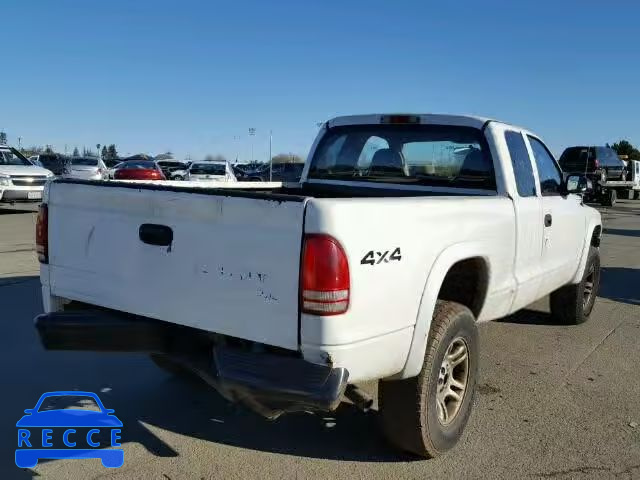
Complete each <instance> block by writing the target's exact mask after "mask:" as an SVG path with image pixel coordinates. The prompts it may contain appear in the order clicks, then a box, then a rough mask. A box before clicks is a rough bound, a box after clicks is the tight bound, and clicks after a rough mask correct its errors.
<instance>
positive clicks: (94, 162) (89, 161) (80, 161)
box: [71, 158, 98, 167]
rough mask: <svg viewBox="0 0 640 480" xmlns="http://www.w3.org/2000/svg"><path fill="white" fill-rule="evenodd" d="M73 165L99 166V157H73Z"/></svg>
mask: <svg viewBox="0 0 640 480" xmlns="http://www.w3.org/2000/svg"><path fill="white" fill-rule="evenodd" d="M71 165H83V166H87V167H97V166H98V159H97V158H72V159H71Z"/></svg>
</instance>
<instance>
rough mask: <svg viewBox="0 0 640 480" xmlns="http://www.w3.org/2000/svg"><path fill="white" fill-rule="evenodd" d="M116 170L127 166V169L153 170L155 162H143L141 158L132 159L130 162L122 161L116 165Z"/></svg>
mask: <svg viewBox="0 0 640 480" xmlns="http://www.w3.org/2000/svg"><path fill="white" fill-rule="evenodd" d="M116 168H117V169H118V170H120V169H123V168H127V169H142V170H149V169H151V170H155V169H156V164H155V163H154V162H145V161H141V160H134V161H131V162H122V163H121V164H119V165H117V167H116Z"/></svg>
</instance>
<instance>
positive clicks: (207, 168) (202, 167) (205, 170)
mask: <svg viewBox="0 0 640 480" xmlns="http://www.w3.org/2000/svg"><path fill="white" fill-rule="evenodd" d="M190 172H191V173H192V174H194V175H225V174H226V173H227V169H226V166H225V165H224V164H222V163H209V164H207V163H194V164H193V165H191V170H190Z"/></svg>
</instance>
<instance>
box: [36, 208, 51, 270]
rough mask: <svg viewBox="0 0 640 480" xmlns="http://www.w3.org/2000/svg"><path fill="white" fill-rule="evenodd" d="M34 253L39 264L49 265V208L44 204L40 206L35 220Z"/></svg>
mask: <svg viewBox="0 0 640 480" xmlns="http://www.w3.org/2000/svg"><path fill="white" fill-rule="evenodd" d="M36 252H38V260H40V263H49V208H48V207H47V204H46V203H43V204H42V205H40V210H38V219H37V220H36Z"/></svg>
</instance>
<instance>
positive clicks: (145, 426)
mask: <svg viewBox="0 0 640 480" xmlns="http://www.w3.org/2000/svg"><path fill="white" fill-rule="evenodd" d="M0 304H3V305H7V306H8V307H7V309H5V312H4V313H6V315H3V318H2V319H3V322H5V324H6V333H5V334H4V335H3V336H0V362H2V363H4V364H6V365H12V366H11V368H9V369H8V371H6V372H5V373H3V377H4V380H5V382H6V383H7V384H8V385H19V386H20V388H16V389H14V390H15V391H14V392H12V395H5V396H2V397H0V411H2V412H5V415H4V418H2V422H0V426H2V427H3V429H4V430H5V431H13V432H15V428H16V427H15V425H16V422H17V421H18V420H19V419H20V418H21V417H22V416H23V415H24V413H23V410H24V409H26V408H33V406H34V405H35V404H36V402H37V400H38V398H39V397H40V396H41V395H42V394H43V393H45V392H50V391H56V390H81V391H89V392H94V393H96V394H97V395H98V396H99V397H100V399H101V400H102V402H103V403H104V405H105V408H112V409H115V416H117V417H118V418H119V419H120V420H121V421H122V422H123V424H124V427H123V428H122V443H123V445H125V449H126V445H127V444H129V443H131V442H135V443H139V444H140V445H142V446H143V447H144V448H145V449H146V450H147V451H148V452H150V453H151V454H152V455H155V456H158V457H177V456H179V455H180V454H181V452H180V449H181V448H182V447H183V444H182V443H173V442H172V441H171V440H164V439H163V438H160V436H159V435H158V430H166V431H169V432H175V433H179V434H181V435H184V436H186V437H192V438H196V439H200V440H202V441H206V442H212V443H214V444H215V443H219V444H225V445H231V446H236V447H240V448H245V449H250V450H255V451H262V452H272V453H282V454H286V455H294V456H299V457H311V458H319V459H336V460H348V461H356V462H359V461H360V462H365V461H366V462H372V461H373V462H376V461H377V462H407V461H412V460H419V459H417V458H416V457H412V456H408V455H404V454H402V453H399V452H398V451H397V450H395V449H394V448H393V447H391V446H390V445H389V444H388V443H387V442H386V440H385V439H384V437H383V435H382V433H381V432H380V430H379V428H378V425H377V424H378V414H377V412H375V411H370V412H367V413H364V412H362V411H360V410H358V409H356V408H355V407H354V406H353V405H351V404H349V403H343V404H342V405H341V406H340V407H339V408H338V410H337V411H335V412H333V413H331V414H322V413H318V414H308V413H296V414H289V415H284V416H282V417H280V418H279V419H277V420H275V421H268V420H265V419H263V418H262V417H260V416H258V415H257V414H254V413H252V412H251V411H249V410H247V409H245V408H244V407H242V406H237V405H233V404H231V403H229V402H227V401H226V400H225V399H223V398H222V397H221V396H220V395H218V394H217V393H216V392H215V391H214V390H213V389H211V388H210V387H208V386H206V385H204V383H200V382H197V381H189V382H186V381H184V380H180V379H177V378H175V377H171V376H169V375H168V374H166V373H165V372H163V371H161V370H160V369H159V368H158V367H156V366H155V365H154V364H153V363H152V362H151V360H150V359H149V358H148V357H147V356H146V355H143V354H126V353H125V354H111V353H95V352H64V351H46V350H44V348H43V347H42V346H41V345H40V341H39V338H38V335H37V332H36V330H35V328H34V327H33V322H32V320H33V318H34V317H35V316H36V315H37V314H39V313H41V312H42V306H41V296H40V284H39V282H38V277H37V276H29V277H13V278H12V279H11V282H10V283H5V284H3V285H0ZM25 352H27V353H25ZM17 358H18V359H20V361H19V362H16V361H15V359H17ZM14 438H15V437H14V436H13V435H6V436H0V453H2V456H3V458H11V457H13V451H14V450H15V448H16V447H15V443H14ZM125 455H126V450H125ZM49 461H50V460H41V462H40V463H43V464H44V463H47V462H49ZM53 461H55V460H53ZM1 472H2V468H1V467H0V473H1ZM12 472H13V473H12V477H15V476H16V475H17V474H19V473H18V472H17V471H16V468H15V466H13V468H12ZM23 473H25V478H26V475H29V476H31V475H33V474H34V472H32V471H29V470H24V471H23ZM0 478H9V477H7V476H4V475H0Z"/></svg>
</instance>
